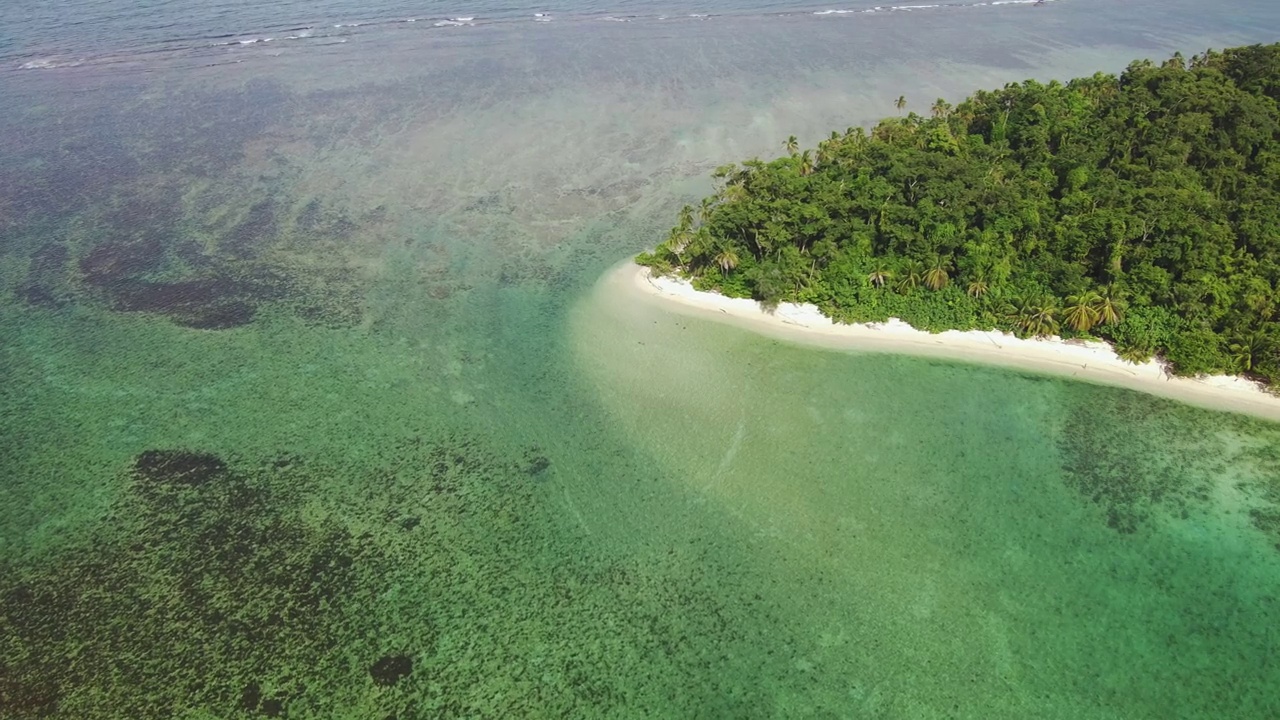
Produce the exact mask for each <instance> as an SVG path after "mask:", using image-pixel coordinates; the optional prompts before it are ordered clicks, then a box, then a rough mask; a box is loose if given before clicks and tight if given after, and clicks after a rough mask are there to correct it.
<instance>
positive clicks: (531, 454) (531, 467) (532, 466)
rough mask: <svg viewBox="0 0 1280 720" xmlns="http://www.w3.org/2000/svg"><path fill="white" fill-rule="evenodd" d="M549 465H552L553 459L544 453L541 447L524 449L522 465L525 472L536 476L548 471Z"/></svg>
mask: <svg viewBox="0 0 1280 720" xmlns="http://www.w3.org/2000/svg"><path fill="white" fill-rule="evenodd" d="M549 467H551V460H549V459H548V458H547V456H546V455H543V454H542V449H541V448H536V447H532V448H529V449H528V450H525V451H524V461H523V465H522V470H523V471H524V474H526V475H528V476H530V477H534V478H536V477H539V476H541V475H542V474H543V473H544V472H546V471H547V468H549Z"/></svg>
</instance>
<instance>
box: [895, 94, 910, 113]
mask: <svg viewBox="0 0 1280 720" xmlns="http://www.w3.org/2000/svg"><path fill="white" fill-rule="evenodd" d="M893 106H894V107H896V108H898V114H899V115H901V114H902V109H903V108H905V107H906V106H907V96H906V95H899V96H898V99H897V100H896V101H894V103H893Z"/></svg>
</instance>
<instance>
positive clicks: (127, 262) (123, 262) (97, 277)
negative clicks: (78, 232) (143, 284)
mask: <svg viewBox="0 0 1280 720" xmlns="http://www.w3.org/2000/svg"><path fill="white" fill-rule="evenodd" d="M163 261H164V246H163V245H161V243H160V241H159V240H157V239H155V238H140V239H132V240H115V241H111V242H106V243H103V244H101V245H98V246H96V247H94V248H93V249H92V250H90V251H89V254H88V255H86V256H84V257H83V258H81V260H80V272H81V274H82V275H84V280H85V282H87V283H88V284H90V285H93V286H94V287H99V288H110V287H113V286H115V285H118V284H119V283H122V282H125V281H127V280H128V279H129V278H131V277H133V276H135V275H138V274H139V273H145V272H149V271H151V270H154V269H156V268H157V267H159V266H160V264H161V263H162V262H163Z"/></svg>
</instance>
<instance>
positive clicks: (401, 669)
mask: <svg viewBox="0 0 1280 720" xmlns="http://www.w3.org/2000/svg"><path fill="white" fill-rule="evenodd" d="M412 672H413V658H410V657H409V656H407V655H383V656H382V657H380V658H378V660H377V662H375V663H374V664H373V666H372V667H370V668H369V675H370V676H372V677H373V684H375V685H380V686H382V687H391V686H392V685H395V684H396V683H398V682H400V681H401V680H403V679H404V678H406V677H408V676H409V674H410V673H412Z"/></svg>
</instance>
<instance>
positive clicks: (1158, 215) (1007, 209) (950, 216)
mask: <svg viewBox="0 0 1280 720" xmlns="http://www.w3.org/2000/svg"><path fill="white" fill-rule="evenodd" d="M905 105H906V99H905V98H900V99H899V100H898V103H897V108H898V111H899V116H898V117H895V118H891V119H887V120H884V121H882V122H881V123H880V124H879V125H877V126H876V127H875V128H874V129H873V130H871V132H870V133H867V132H865V131H864V130H863V129H862V128H850V129H849V130H847V131H846V132H844V133H843V134H841V133H832V134H831V137H830V138H829V139H827V140H825V141H823V142H821V143H819V145H818V147H817V148H816V149H815V150H803V151H801V149H800V148H799V147H797V145H796V141H795V138H794V137H793V138H791V139H789V140H788V141H787V143H785V146H786V150H787V154H786V155H785V156H783V157H780V158H778V159H775V160H773V161H770V162H764V161H761V160H758V159H756V160H750V161H747V162H745V163H742V164H741V165H737V164H734V165H726V166H724V167H721V168H719V169H717V171H716V173H715V177H716V178H717V179H718V181H719V186H718V187H719V190H718V192H716V194H714V195H713V196H711V197H708V198H705V199H703V201H702V203H701V205H700V206H699V207H697V208H694V207H689V206H686V207H685V208H684V209H683V210H682V211H681V214H680V218H679V222H678V224H677V225H676V227H675V228H673V229H672V231H671V234H670V236H669V237H667V238H666V240H665V241H664V242H663V243H661V244H660V245H659V246H658V247H657V249H656V250H655V251H654V252H652V253H645V254H643V255H641V256H640V257H639V258H638V260H639V262H641V263H643V264H647V265H649V266H651V267H653V268H655V269H656V270H657V271H659V272H671V271H678V272H681V273H684V274H686V275H688V276H690V277H692V278H693V280H694V282H695V284H696V285H697V286H699V287H700V288H702V289H717V290H719V291H721V292H724V293H725V294H728V295H735V296H750V297H754V298H757V299H759V300H761V301H763V302H765V303H777V302H780V301H796V302H811V303H814V304H816V305H818V306H819V307H820V308H822V309H823V311H824V312H826V313H827V314H829V315H830V316H831V317H833V318H835V319H837V320H841V321H845V322H870V321H880V320H885V319H887V318H889V317H900V318H902V319H903V320H906V321H907V322H909V323H911V324H912V325H914V326H916V327H919V328H923V329H929V330H944V329H951V328H956V329H973V328H1000V329H1003V330H1008V331H1012V332H1016V333H1018V334H1020V335H1050V334H1062V335H1064V336H1097V337H1101V338H1104V339H1106V340H1108V341H1111V342H1112V343H1114V344H1115V346H1116V348H1117V349H1118V351H1119V352H1120V353H1121V354H1122V355H1123V356H1124V357H1126V358H1129V359H1133V360H1142V359H1146V358H1149V357H1151V356H1152V355H1154V354H1159V355H1162V356H1164V357H1165V358H1166V359H1167V360H1168V361H1169V362H1170V364H1171V365H1172V367H1173V369H1174V371H1175V372H1178V373H1180V374H1187V375H1194V374H1202V373H1232V374H1235V373H1244V374H1247V375H1251V376H1254V377H1257V378H1260V379H1263V380H1265V381H1266V382H1269V383H1270V384H1271V385H1272V386H1276V385H1277V384H1280V309H1278V308H1280V142H1278V140H1280V45H1270V46H1251V47H1242V48H1235V49H1231V50H1226V51H1223V52H1208V53H1205V54H1203V55H1198V56H1196V57H1194V58H1192V59H1191V60H1190V61H1187V60H1186V59H1184V58H1183V57H1182V56H1180V55H1175V56H1174V57H1173V58H1172V59H1170V60H1168V61H1166V62H1164V63H1162V64H1154V63H1152V62H1150V61H1141V62H1135V63H1133V64H1131V65H1130V66H1129V67H1128V69H1127V70H1125V71H1124V73H1122V74H1121V75H1120V76H1119V77H1116V76H1114V75H1106V74H1101V73H1099V74H1097V75H1094V76H1093V77H1088V78H1079V79H1076V80H1072V81H1070V82H1068V83H1066V84H1062V83H1059V82H1050V83H1048V84H1042V83H1039V82H1035V81H1027V82H1024V83H1021V84H1011V85H1008V86H1006V87H1005V88H1004V89H1003V90H997V91H994V92H985V91H979V92H977V93H976V94H974V95H973V96H972V97H970V98H968V99H967V100H965V101H964V102H962V103H960V104H959V105H957V106H955V107H952V106H951V105H949V104H947V103H946V102H944V101H942V100H938V101H937V102H935V103H933V105H932V107H930V108H929V111H928V114H927V115H921V114H917V113H915V112H909V113H907V114H906V115H905V116H903V115H902V114H901V113H902V112H903V110H904V106H905Z"/></svg>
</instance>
